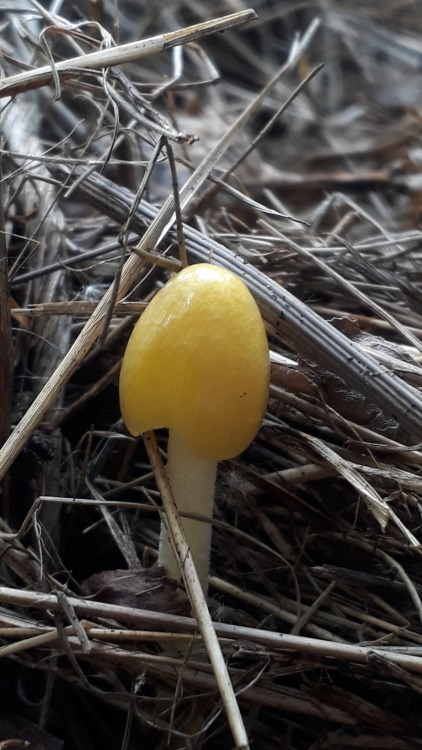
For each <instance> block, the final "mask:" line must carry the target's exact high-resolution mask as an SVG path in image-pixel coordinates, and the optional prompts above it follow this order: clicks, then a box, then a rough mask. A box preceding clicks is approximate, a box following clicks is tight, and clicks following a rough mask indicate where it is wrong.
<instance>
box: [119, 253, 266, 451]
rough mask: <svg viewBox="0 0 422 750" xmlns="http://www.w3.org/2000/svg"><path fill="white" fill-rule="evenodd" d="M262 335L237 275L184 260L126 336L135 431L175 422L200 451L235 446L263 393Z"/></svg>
mask: <svg viewBox="0 0 422 750" xmlns="http://www.w3.org/2000/svg"><path fill="white" fill-rule="evenodd" d="M268 383H269V355H268V343H267V337H266V333H265V329H264V324H263V321H262V318H261V314H260V312H259V309H258V307H257V305H256V303H255V300H254V299H253V297H252V295H251V294H250V292H249V290H248V288H247V287H246V285H245V284H244V283H243V281H241V280H240V279H239V277H238V276H236V275H235V274H233V273H231V272H230V271H227V270H225V269H223V268H219V267H218V266H213V265H210V264H205V263H203V264H198V265H194V266H189V267H188V268H185V269H184V270H183V271H181V272H180V273H179V274H177V276H175V277H173V278H172V279H171V280H170V281H169V282H168V283H167V284H166V285H165V286H164V287H163V288H162V289H161V290H160V291H159V292H158V293H157V295H156V296H155V297H154V299H153V300H152V301H151V302H150V303H149V305H148V306H147V308H146V309H145V312H144V313H143V314H142V316H141V317H140V319H139V321H138V322H137V324H136V326H135V328H134V330H133V333H132V335H131V337H130V339H129V342H128V345H127V349H126V353H125V356H124V358H123V364H122V370H121V375H120V405H121V410H122V415H123V419H124V421H125V423H126V425H127V427H128V429H129V431H130V432H131V433H132V434H133V435H139V434H141V433H142V432H146V431H147V430H151V429H158V428H161V427H167V428H169V429H173V430H176V431H177V432H179V433H180V434H181V435H182V436H183V438H184V439H185V440H186V441H187V443H188V444H189V446H190V448H191V450H192V452H193V453H194V454H195V455H197V456H198V457H200V458H203V459H205V460H210V461H220V460H222V459H227V458H232V457H233V456H236V455H238V454H239V453H241V452H242V451H243V450H244V449H245V448H246V447H247V446H248V445H249V443H250V442H251V441H252V440H253V438H254V437H255V435H256V433H257V432H258V430H259V427H260V425H261V422H262V418H263V415H264V413H265V408H266V404H267V399H268Z"/></svg>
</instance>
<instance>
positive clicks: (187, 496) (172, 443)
mask: <svg viewBox="0 0 422 750" xmlns="http://www.w3.org/2000/svg"><path fill="white" fill-rule="evenodd" d="M167 454H168V460H167V476H168V479H169V482H170V486H171V489H172V493H173V497H174V500H175V502H176V505H177V508H178V510H179V512H180V513H195V514H197V515H199V516H203V517H204V518H209V519H212V515H213V506H214V487H215V477H216V472H217V464H216V463H215V461H204V460H203V459H202V458H198V456H195V455H194V454H193V453H192V451H191V449H190V448H189V446H188V445H187V443H186V442H185V440H184V439H183V438H182V437H181V436H180V435H179V433H177V432H176V431H175V430H170V432H169V440H168V447H167ZM181 522H182V526H183V531H184V534H185V539H186V541H187V543H188V546H189V548H190V551H191V554H192V557H193V561H194V563H195V567H196V571H197V574H198V578H199V581H200V583H201V586H202V590H203V591H204V593H205V594H206V592H207V589H208V571H209V566H210V554H211V533H212V525H211V523H203V522H201V521H194V520H192V519H190V518H183V516H182V517H181ZM158 563H159V565H161V566H162V567H163V568H164V569H165V571H166V573H167V575H168V577H169V578H175V579H176V580H180V579H181V572H180V563H179V562H178V560H177V559H176V557H175V555H174V552H173V548H172V546H171V542H170V538H169V535H168V532H167V530H166V528H165V526H164V523H162V525H161V536H160V549H159V555H158Z"/></svg>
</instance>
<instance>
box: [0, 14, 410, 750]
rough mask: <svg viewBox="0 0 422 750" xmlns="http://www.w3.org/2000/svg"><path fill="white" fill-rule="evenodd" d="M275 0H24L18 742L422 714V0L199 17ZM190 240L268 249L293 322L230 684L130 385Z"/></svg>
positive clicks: (243, 570) (4, 627)
mask: <svg viewBox="0 0 422 750" xmlns="http://www.w3.org/2000/svg"><path fill="white" fill-rule="evenodd" d="M49 5H51V12H50V10H48V7H49ZM53 5H54V8H53ZM246 9H247V6H246V5H245V3H243V2H242V0H232V1H229V0H221V2H218V3H215V4H206V3H196V2H191V1H190V0H177V1H176V2H172V3H161V2H159V3H146V2H135V0H122V1H121V2H119V3H114V2H111V0H100V2H94V0H91V1H90V0H86V2H83V0H75V1H74V2H72V3H66V2H56V3H54V4H53V3H51V4H48V3H43V4H40V3H39V2H37V0H21V1H20V2H19V3H16V2H14V0H9V2H5V3H3V4H2V10H1V32H0V45H1V65H2V78H3V82H1V83H0V106H1V123H2V142H1V144H0V146H1V177H2V180H1V201H0V206H1V210H0V403H1V409H0V446H2V447H0V476H1V497H0V500H1V511H0V550H1V563H0V576H1V580H0V602H1V604H0V639H1V646H0V658H1V669H0V705H1V709H2V711H3V714H2V715H0V747H12V746H13V747H23V746H24V743H25V742H27V743H30V744H29V745H26V746H30V747H31V748H36V747H44V748H58V747H61V746H63V747H66V748H69V749H70V750H73V748H75V749H76V748H84V750H91V749H92V750H97V749H99V748H108V747H110V748H125V749H127V750H131V749H132V748H139V747H148V748H154V749H155V748H156V749H157V750H158V749H160V750H161V748H162V749H163V750H164V748H167V747H170V748H174V749H176V748H192V749H193V748H201V747H204V748H207V750H212V748H217V747H218V748H231V747H233V746H237V747H241V746H242V737H247V738H248V742H250V743H251V745H252V746H253V747H255V748H257V749H258V750H276V749H277V750H279V749H280V748H283V749H285V750H305V749H306V750H308V749H309V750H310V749H311V748H312V750H323V749H327V750H328V749H331V748H354V747H356V746H358V747H361V748H383V750H411V749H413V748H419V747H420V746H421V742H422V725H421V717H420V710H419V706H420V694H421V692H422V600H421V592H422V576H421V561H422V558H421V539H422V532H421V519H422V480H421V476H420V474H421V469H422V443H421V441H422V392H421V388H422V368H421V360H422V284H421V282H422V264H421V261H422V250H421V247H422V244H421V240H422V232H421V217H422V177H421V163H422V156H421V154H422V151H421V146H420V143H421V133H422V109H421V102H422V84H421V76H420V70H421V67H422V51H421V50H422V47H421V34H422V22H421V13H420V3H419V2H418V0H401V1H400V2H397V0H394V2H393V0H388V1H387V2H382V1H381V0H377V1H376V2H373V3H366V2H365V3H364V2H362V1H361V0H353V2H346V0H338V1H337V2H331V0H327V2H322V0H321V2H317V1H316V2H290V1H289V0H286V1H285V2H278V3H272V2H271V1H270V0H257V2H256V3H255V5H254V9H255V10H256V11H257V13H258V16H259V18H258V20H256V19H255V20H254V18H253V16H254V14H253V13H251V14H249V15H248V14H244V15H241V16H239V17H238V18H237V19H234V20H233V19H232V21H230V22H228V21H225V22H222V24H221V26H220V27H218V28H219V29H220V30H224V29H226V30H225V32H224V34H221V33H219V31H218V30H217V31H216V30H215V28H213V27H212V24H211V25H210V27H209V28H208V27H206V28H204V27H202V26H201V24H204V23H205V22H209V21H212V20H213V19H214V18H217V17H219V16H224V15H226V14H233V13H237V12H239V13H240V12H241V11H245V10H246ZM245 21H246V22H245ZM189 26H193V29H192V30H191V32H190V33H189V35H188V36H187V35H186V34H185V35H184V34H182V33H181V31H180V30H182V29H185V28H186V27H189ZM229 26H230V28H229ZM226 27H227V28H226ZM170 32H175V34H170ZM161 34H164V35H166V34H167V36H165V37H164V40H163V47H164V51H162V52H161V53H160V52H159V47H157V48H154V49H153V48H152V46H151V45H150V46H149V49H148V52H149V54H148V56H143V55H144V54H145V52H142V51H139V50H137V51H135V52H133V54H132V51H131V52H130V55H129V57H128V56H127V55H126V56H125V48H124V47H122V45H125V44H128V43H131V42H135V41H137V40H145V39H149V38H151V37H154V36H156V35H161ZM100 50H103V53H104V54H103V56H101V55H100V56H99V57H98V59H97V56H94V57H87V55H89V54H91V53H94V52H98V51H100ZM107 55H108V57H107ZM71 58H74V59H75V60H74V61H73V62H72V63H66V62H63V61H67V60H69V59H71ZM321 65H323V67H321ZM43 66H47V67H46V69H45V70H44V71H41V73H40V72H39V70H37V69H38V68H42V67H43ZM186 256H187V260H188V262H197V261H211V262H214V263H217V264H221V265H224V266H227V267H228V268H230V269H231V270H233V271H235V272H237V273H239V274H240V275H241V276H242V277H243V278H244V279H245V281H246V283H247V284H248V285H249V287H250V289H251V291H252V292H253V294H254V295H255V297H256V299H257V301H258V303H259V305H260V307H261V310H262V314H263V317H264V319H265V321H266V325H267V328H268V334H269V340H270V347H271V360H272V380H271V394H270V402H269V405H268V411H267V414H266V417H265V421H264V424H263V426H262V429H261V431H260V434H259V435H258V436H257V438H256V440H255V441H254V443H253V445H252V446H251V447H250V448H249V449H248V450H247V451H246V453H245V454H244V455H242V456H241V457H239V458H238V459H237V460H234V461H231V462H224V463H222V464H221V465H220V467H219V478H218V492H217V494H218V497H217V505H216V510H215V520H214V528H213V550H212V562H211V572H212V575H211V579H210V592H209V597H208V607H209V612H210V615H211V617H212V620H213V622H214V624H215V629H216V633H217V636H218V639H219V646H218V649H217V651H218V653H219V654H220V656H221V653H222V655H223V658H224V660H225V662H226V664H227V668H228V674H229V678H230V681H229V682H230V686H229V689H228V694H229V697H227V695H225V693H224V690H222V688H221V680H220V677H221V676H220V675H219V674H218V673H216V667H215V664H214V661H213V659H212V657H213V656H215V653H216V651H215V646H212V644H211V645H210V643H209V642H208V640H207V638H205V640H202V638H201V636H200V635H199V632H200V631H201V632H202V630H201V627H198V617H197V613H198V607H199V604H200V603H199V604H198V601H196V600H195V601H191V604H192V608H191V606H190V604H189V602H188V601H187V600H184V599H182V598H180V597H178V596H177V592H176V590H175V586H174V584H172V582H171V581H167V580H166V579H165V578H164V576H163V573H162V571H160V570H158V569H157V567H156V566H155V562H156V558H157V543H158V530H159V513H160V508H161V499H160V493H159V492H158V490H157V483H156V479H157V472H158V471H159V469H158V468H157V464H156V460H155V459H154V455H153V459H152V464H151V461H150V457H149V454H148V453H147V451H146V448H145V446H144V444H143V442H142V440H134V439H133V438H131V437H129V436H128V434H127V432H126V430H125V428H124V426H123V424H122V422H121V419H120V414H119V405H118V388H117V385H118V371H119V365H120V361H121V358H122V355H123V352H124V347H125V342H126V340H127V338H128V336H129V334H130V331H131V328H132V326H133V323H134V320H135V319H136V317H137V316H138V315H139V314H141V313H142V310H143V308H144V306H145V304H146V303H147V302H148V300H149V299H150V298H151V296H152V295H153V294H154V292H155V291H156V290H157V289H158V288H159V286H160V285H161V284H162V283H163V282H164V281H165V280H166V278H167V277H168V274H169V273H171V272H172V271H177V270H178V269H179V268H180V267H181V264H183V263H184V262H185V258H186ZM157 439H158V445H159V446H160V447H163V446H165V436H164V435H158V436H157ZM157 460H158V458H157ZM154 566H155V567H154ZM220 649H221V650H220ZM207 654H208V656H207ZM208 657H211V663H212V664H213V665H214V666H211V663H210V659H209V658H208ZM217 672H218V670H217ZM230 691H232V692H231V693H230ZM230 695H231V697H232V698H233V701H232V703H231V702H230V700H231V699H230ZM235 696H236V697H235ZM56 738H58V739H56ZM13 743H14V744H13ZM243 745H244V746H245V747H246V746H247V743H246V742H244V743H243Z"/></svg>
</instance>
